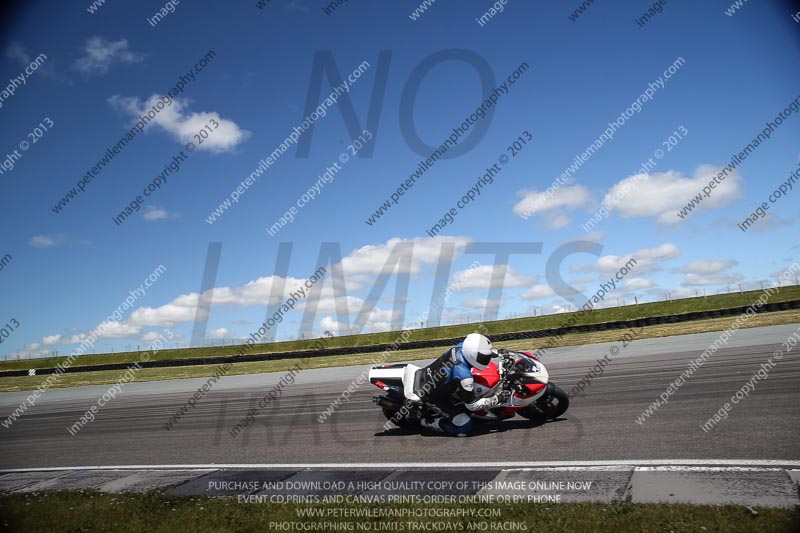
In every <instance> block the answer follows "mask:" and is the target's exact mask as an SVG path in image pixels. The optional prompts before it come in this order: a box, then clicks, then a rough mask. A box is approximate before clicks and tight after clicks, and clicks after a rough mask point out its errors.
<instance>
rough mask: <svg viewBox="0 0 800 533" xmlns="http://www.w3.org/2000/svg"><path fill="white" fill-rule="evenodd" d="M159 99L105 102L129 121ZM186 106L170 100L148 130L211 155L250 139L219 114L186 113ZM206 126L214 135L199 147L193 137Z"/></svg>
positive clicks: (111, 100)
mask: <svg viewBox="0 0 800 533" xmlns="http://www.w3.org/2000/svg"><path fill="white" fill-rule="evenodd" d="M161 99H162V96H160V95H157V94H154V95H152V96H151V97H150V98H148V99H147V100H146V101H144V102H142V101H141V99H139V98H136V97H126V96H120V95H114V96H112V97H111V98H109V99H108V101H109V103H110V104H111V105H113V106H114V107H116V108H117V109H120V110H121V111H124V112H126V113H128V114H129V115H131V118H134V119H138V117H139V116H141V115H143V114H146V113H147V112H148V111H149V110H150V109H151V108H152V107H153V106H154V105H156V103H158V102H159V101H160V100H161ZM188 105H189V104H188V102H187V101H186V100H182V99H180V98H175V99H173V100H172V104H171V105H168V106H166V107H164V108H163V109H161V111H159V112H158V114H157V115H156V116H155V118H154V119H152V121H151V122H150V123H149V124H148V126H147V128H148V129H149V128H150V127H152V126H158V127H160V128H161V129H163V130H164V131H166V132H167V133H169V134H170V135H172V137H174V138H175V139H176V140H177V141H179V142H180V143H181V144H186V143H188V142H194V143H195V148H196V150H207V151H209V152H212V153H220V152H229V151H231V150H233V149H234V148H236V146H238V145H239V144H240V143H242V142H244V140H245V139H247V138H248V137H249V136H250V132H249V131H247V130H243V129H241V128H240V127H239V126H238V125H237V124H236V123H235V122H233V121H232V120H228V119H225V118H222V117H221V116H220V115H219V113H216V112H213V111H212V112H206V111H204V112H200V113H189V112H188V110H187V109H186V108H187V107H188ZM214 122H216V123H217V124H218V126H217V127H216V128H213V126H212V125H213V123H214ZM207 125H209V126H210V127H212V129H213V131H212V132H211V133H209V135H208V137H207V138H206V139H204V140H203V143H202V144H199V143H198V142H197V139H195V135H198V132H199V131H200V130H202V129H203V128H205V127H206V126H207Z"/></svg>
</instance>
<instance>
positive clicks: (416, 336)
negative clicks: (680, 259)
mask: <svg viewBox="0 0 800 533" xmlns="http://www.w3.org/2000/svg"><path fill="white" fill-rule="evenodd" d="M760 295H761V291H749V292H744V293H742V294H739V293H733V294H719V295H713V296H709V297H708V298H703V297H700V298H684V299H681V300H673V301H671V302H651V303H646V304H641V305H638V306H626V307H619V308H616V307H614V308H610V309H599V310H597V311H593V312H591V313H585V314H584V315H583V316H582V317H581V318H580V319H578V320H577V321H576V325H585V324H597V323H602V322H612V321H615V320H634V319H637V318H649V317H655V316H664V315H672V314H682V313H689V312H692V311H711V310H715V309H726V308H731V307H739V306H744V305H750V304H752V303H753V302H754V301H755V300H756V299H758V297H759V296H760ZM795 299H800V286H790V287H784V288H782V289H780V291H779V292H777V293H775V294H773V296H772V297H771V298H770V300H769V301H770V302H772V303H774V302H782V301H787V300H795ZM570 315H571V314H569V313H567V314H557V315H545V316H538V317H524V318H516V319H510V320H498V321H494V322H486V323H485V326H486V328H487V330H488V335H489V336H491V335H492V334H497V333H509V332H518V331H536V330H541V329H550V328H557V327H560V326H562V325H563V324H564V323H566V321H568V320H569V318H570ZM474 329H475V325H474V324H460V325H455V326H441V327H435V328H425V329H419V330H414V331H413V333H412V334H411V337H410V339H409V340H410V341H419V340H437V339H447V338H455V337H463V336H466V335H467V334H468V333H470V332H472V331H473V330H474ZM398 335H399V332H397V331H390V332H383V333H366V334H361V335H345V336H341V337H333V338H331V339H328V340H327V347H330V348H339V347H363V346H369V345H375V344H390V343H393V342H394V341H395V340H396V339H397V337H398ZM316 341H317V339H311V340H298V341H283V342H274V343H269V344H257V345H256V347H255V348H254V349H253V350H252V351H251V352H247V353H246V354H245V355H247V354H249V353H275V352H292V351H298V352H300V351H303V350H312V349H313V347H314V343H315V342H316ZM238 349H239V346H238V345H237V346H215V347H202V348H181V349H175V350H162V351H160V352H159V353H157V354H155V355H154V356H152V357H151V360H154V361H155V360H173V359H188V358H195V357H210V356H222V355H234V354H236V352H237V350H238ZM139 357H140V354H139V353H137V352H121V353H114V354H90V355H83V356H81V357H80V358H78V359H77V361H76V362H75V363H74V365H80V366H89V365H97V364H105V363H128V362H130V363H132V362H134V361H137V360H139ZM64 359H66V357H48V358H41V359H30V360H22V361H16V360H15V361H2V362H0V370H19V369H29V368H52V367H55V366H56V365H58V364H59V363H60V362H62V361H63V360H64Z"/></svg>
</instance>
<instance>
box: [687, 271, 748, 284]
mask: <svg viewBox="0 0 800 533" xmlns="http://www.w3.org/2000/svg"><path fill="white" fill-rule="evenodd" d="M741 280H742V275H741V274H738V273H735V274H722V273H719V274H705V275H703V274H686V276H685V277H684V278H683V284H684V285H688V286H703V285H730V284H731V283H737V282H739V281H741Z"/></svg>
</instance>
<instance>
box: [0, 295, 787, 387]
mask: <svg viewBox="0 0 800 533" xmlns="http://www.w3.org/2000/svg"><path fill="white" fill-rule="evenodd" d="M734 320H736V317H721V318H711V319H706V320H696V321H692V322H680V323H677V324H664V325H660V326H646V327H645V328H643V329H642V330H641V331H640V332H639V334H638V335H637V337H636V338H637V339H646V338H655V337H667V336H671V335H686V334H690V333H704V332H708V331H722V330H724V329H726V328H728V327H730V325H731V324H732V323H733V321H734ZM797 323H800V310H797V309H792V310H789V311H777V312H774V313H764V314H760V315H756V316H754V317H753V318H751V319H749V320H748V321H747V323H746V324H744V326H743V328H755V327H761V326H774V325H778V324H797ZM625 331H626V330H608V331H595V332H591V333H571V334H569V335H564V336H563V337H561V338H560V339H556V340H555V342H553V344H552V347H558V346H576V345H580V344H595V343H598V342H613V341H618V340H619V339H620V338H621V337H622V335H623V334H624V333H625ZM549 339H550V338H549V337H544V338H539V339H522V340H516V341H508V342H503V343H498V347H502V348H508V349H511V350H521V349H530V348H537V347H539V346H542V345H544V344H545V343H547V342H548V341H549ZM440 351H441V349H439V348H417V349H413V350H398V351H396V352H392V353H391V354H390V356H389V357H387V358H384V357H383V355H382V353H381V352H378V353H366V354H365V353H362V354H348V355H330V356H324V357H314V358H311V359H309V360H308V361H305V362H302V363H301V367H302V368H303V369H304V370H307V369H311V368H331V367H340V366H352V365H367V364H370V363H372V362H373V361H374V360H376V359H378V358H380V359H379V360H380V362H384V363H392V362H398V361H414V360H418V359H430V358H432V357H433V356H435V355H438V354H439V352H440ZM543 360H544V361H545V362H548V361H549V359H548V355H547V353H545V354H544V359H543ZM296 364H298V360H297V359H279V360H275V361H256V362H243V363H236V364H234V365H232V366H231V369H230V371H229V372H228V375H237V374H255V373H259V372H282V371H287V370H289V369H290V368H292V367H294V365H296ZM217 368H219V365H195V366H181V367H167V368H143V369H141V370H139V371H138V372H137V373H136V378H135V381H159V380H167V379H184V378H198V377H207V376H211V375H213V374H214V371H215V370H216V369H217ZM121 374H122V371H120V370H101V371H96V372H75V373H67V374H62V375H61V377H60V378H59V379H58V381H56V382H55V383H54V384H53V388H60V387H80V386H84V385H103V384H110V383H114V382H115V381H116V380H118V379H119V378H120V375H121ZM45 379H46V376H31V377H29V376H20V377H5V378H0V392H14V391H23V390H33V389H35V388H36V387H38V386H39V385H41V383H42V381H43V380H45Z"/></svg>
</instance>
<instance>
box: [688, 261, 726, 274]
mask: <svg viewBox="0 0 800 533" xmlns="http://www.w3.org/2000/svg"><path fill="white" fill-rule="evenodd" d="M738 264H739V262H738V261H736V260H735V259H724V260H713V259H706V260H701V261H692V262H691V263H687V264H686V265H684V266H683V268H681V269H680V272H684V273H686V274H701V275H702V274H716V273H718V272H722V271H723V270H725V269H727V268H730V267H732V266H735V265H738Z"/></svg>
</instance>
